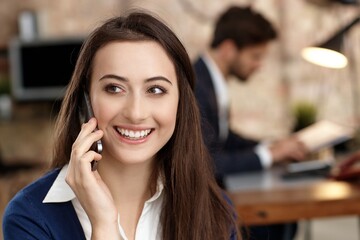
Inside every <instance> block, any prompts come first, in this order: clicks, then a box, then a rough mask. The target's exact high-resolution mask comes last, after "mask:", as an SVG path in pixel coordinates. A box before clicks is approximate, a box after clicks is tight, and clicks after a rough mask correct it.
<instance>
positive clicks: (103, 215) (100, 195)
mask: <svg viewBox="0 0 360 240" xmlns="http://www.w3.org/2000/svg"><path fill="white" fill-rule="evenodd" d="M96 125H97V122H96V119H95V118H92V119H90V120H89V122H87V123H84V124H83V125H82V127H81V131H80V133H79V135H78V137H77V139H76V140H75V142H74V144H73V146H72V152H71V157H70V162H69V167H68V171H67V174H66V178H65V180H66V182H67V183H68V184H69V186H70V187H71V189H72V190H73V191H74V193H75V195H76V197H77V198H78V200H79V202H80V203H81V206H82V207H83V208H84V210H85V212H86V213H87V215H88V217H89V219H90V222H91V226H92V235H93V237H95V236H102V238H103V237H104V236H107V235H108V234H111V235H110V236H112V237H114V236H119V230H118V222H117V221H118V211H117V209H116V206H115V203H114V200H113V198H112V196H111V193H110V191H109V189H108V187H107V186H106V184H105V183H104V182H103V181H102V179H101V177H100V175H99V173H98V171H91V162H92V161H93V160H96V161H100V160H101V155H100V154H98V153H96V152H95V151H92V150H89V149H90V147H91V145H92V144H93V143H94V142H95V141H97V140H99V139H101V138H102V136H103V131H101V130H97V131H95V132H93V131H94V130H95V128H96ZM95 238H96V237H95ZM106 239H110V238H106ZM114 239H116V238H114Z"/></svg>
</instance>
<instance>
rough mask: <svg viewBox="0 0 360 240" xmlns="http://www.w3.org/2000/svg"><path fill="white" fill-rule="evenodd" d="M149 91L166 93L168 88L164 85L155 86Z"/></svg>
mask: <svg viewBox="0 0 360 240" xmlns="http://www.w3.org/2000/svg"><path fill="white" fill-rule="evenodd" d="M148 92H149V93H153V94H164V93H166V90H165V89H164V88H162V87H159V86H154V87H151V88H149V90H148Z"/></svg>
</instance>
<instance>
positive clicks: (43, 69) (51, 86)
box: [9, 38, 83, 101]
mask: <svg viewBox="0 0 360 240" xmlns="http://www.w3.org/2000/svg"><path fill="white" fill-rule="evenodd" d="M82 43H83V39H82V38H66V39H37V40H31V41H22V40H20V39H13V40H11V42H10V44H9V55H10V71H11V78H10V79H11V92H12V96H13V98H14V100H17V101H35V100H61V99H62V98H63V96H64V93H65V90H66V87H67V85H68V83H69V81H70V79H71V75H72V73H73V71H74V68H75V64H76V60H77V57H78V55H79V52H80V48H81V46H82Z"/></svg>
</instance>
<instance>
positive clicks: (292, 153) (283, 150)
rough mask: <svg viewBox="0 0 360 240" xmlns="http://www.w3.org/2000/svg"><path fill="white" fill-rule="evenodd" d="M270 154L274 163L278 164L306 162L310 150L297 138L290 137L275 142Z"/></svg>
mask: <svg viewBox="0 0 360 240" xmlns="http://www.w3.org/2000/svg"><path fill="white" fill-rule="evenodd" d="M270 152H271V155H272V158H273V162H274V163H278V162H283V161H286V160H296V161H301V160H304V159H305V157H306V155H307V154H308V149H307V148H306V147H305V144H304V143H303V142H301V141H300V140H298V139H297V138H296V137H289V138H286V139H282V140H279V141H277V142H274V143H273V144H272V145H271V146H270Z"/></svg>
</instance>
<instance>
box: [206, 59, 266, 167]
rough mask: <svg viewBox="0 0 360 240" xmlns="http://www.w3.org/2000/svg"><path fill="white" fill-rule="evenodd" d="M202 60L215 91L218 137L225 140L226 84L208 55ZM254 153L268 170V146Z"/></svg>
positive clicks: (226, 133) (227, 129) (256, 149)
mask: <svg viewBox="0 0 360 240" xmlns="http://www.w3.org/2000/svg"><path fill="white" fill-rule="evenodd" d="M202 59H203V60H204V62H205V65H206V66H207V68H208V70H209V72H210V75H211V79H212V82H213V85H214V89H215V95H216V99H217V104H218V114H219V137H220V139H222V140H225V139H226V138H227V136H228V134H229V118H228V116H229V115H228V114H229V98H230V96H229V93H228V86H227V84H226V80H225V77H224V76H223V74H222V73H221V71H220V69H219V68H218V66H217V65H216V63H215V62H214V60H213V59H212V58H211V56H210V54H208V53H204V54H203V56H202ZM254 151H255V153H256V154H257V155H258V157H259V159H260V162H261V165H262V166H263V168H269V167H270V166H271V164H272V161H273V160H272V156H271V153H270V150H269V147H268V144H265V143H260V144H258V145H257V146H256V147H255V149H254Z"/></svg>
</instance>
